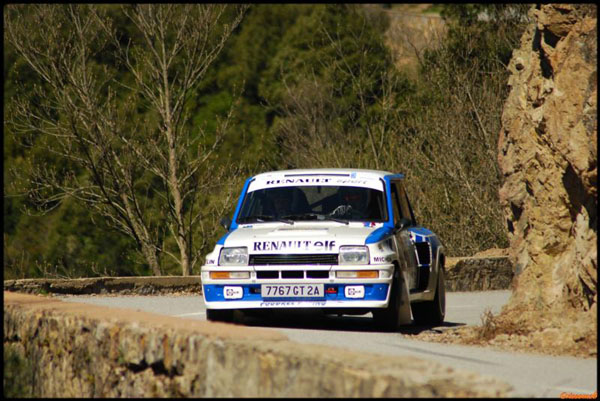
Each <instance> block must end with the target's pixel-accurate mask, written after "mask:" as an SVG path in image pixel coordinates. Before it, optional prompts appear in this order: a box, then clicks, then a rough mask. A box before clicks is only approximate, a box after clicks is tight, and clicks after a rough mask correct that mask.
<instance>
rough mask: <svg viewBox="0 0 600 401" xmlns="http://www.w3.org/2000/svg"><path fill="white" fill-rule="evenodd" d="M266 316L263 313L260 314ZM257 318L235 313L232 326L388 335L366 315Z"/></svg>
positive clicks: (408, 330)
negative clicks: (235, 324) (383, 333)
mask: <svg viewBox="0 0 600 401" xmlns="http://www.w3.org/2000/svg"><path fill="white" fill-rule="evenodd" d="M264 312H266V311H264ZM269 312H271V313H264V314H261V315H253V314H248V313H239V314H236V315H235V320H234V322H235V323H238V324H243V325H246V326H260V327H273V328H289V329H304V330H330V331H355V332H389V330H385V329H383V328H381V327H379V326H378V325H377V324H375V321H374V320H373V318H372V315H371V314H370V313H368V314H366V315H362V316H351V315H342V316H339V315H325V314H323V313H321V312H318V311H305V310H289V309H286V310H283V311H269ZM457 326H465V324H464V323H455V322H444V323H442V324H441V325H438V326H423V325H417V324H415V323H413V324H411V325H407V326H403V327H401V328H400V329H399V330H398V331H397V332H398V333H401V334H410V335H416V334H420V333H422V332H434V333H435V332H438V333H441V332H442V331H443V330H445V329H446V328H449V327H457Z"/></svg>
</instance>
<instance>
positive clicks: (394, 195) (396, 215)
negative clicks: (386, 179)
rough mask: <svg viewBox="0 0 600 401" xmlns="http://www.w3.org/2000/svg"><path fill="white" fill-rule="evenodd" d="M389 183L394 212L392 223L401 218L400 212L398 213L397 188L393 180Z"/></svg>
mask: <svg viewBox="0 0 600 401" xmlns="http://www.w3.org/2000/svg"><path fill="white" fill-rule="evenodd" d="M391 184H392V185H390V187H391V189H392V209H393V212H394V224H396V223H398V222H399V221H400V219H401V218H402V214H401V213H400V197H399V195H398V188H397V187H396V184H395V183H394V182H392V183H391Z"/></svg>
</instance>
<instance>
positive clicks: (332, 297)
mask: <svg viewBox="0 0 600 401" xmlns="http://www.w3.org/2000/svg"><path fill="white" fill-rule="evenodd" d="M403 178H404V177H403V175H402V174H393V173H389V172H386V171H375V170H352V169H306V170H285V171H274V172H268V173H263V174H259V175H256V176H254V177H251V178H249V179H248V180H246V182H245V184H244V189H243V190H242V194H241V196H240V198H239V201H238V204H237V207H236V209H235V213H234V215H233V220H229V219H224V220H223V225H224V226H225V228H226V230H228V232H227V233H226V234H225V235H224V236H223V237H222V238H221V239H219V241H218V242H217V244H216V246H215V248H214V250H213V251H212V252H211V253H210V254H208V255H207V257H206V263H205V265H204V266H202V269H201V277H202V286H203V296H204V301H205V303H206V307H207V318H208V319H209V320H218V321H228V320H231V318H232V316H233V312H234V311H235V310H246V311H248V312H251V311H253V310H257V309H265V308H266V309H281V308H309V309H321V310H323V311H324V312H325V313H332V314H366V313H369V312H372V314H373V317H374V319H375V321H376V322H377V323H378V324H380V325H381V326H382V327H384V328H387V329H392V330H393V329H396V328H398V327H399V326H400V325H405V324H409V323H411V313H412V319H414V320H415V322H417V323H418V324H427V325H438V324H440V323H441V322H442V321H443V320H444V315H445V285H444V247H443V246H442V244H441V243H440V240H439V239H438V237H437V236H436V235H435V234H434V233H433V232H432V231H430V230H428V229H426V228H423V227H419V226H418V225H417V222H416V220H415V217H414V214H413V211H412V208H411V206H410V203H409V200H408V197H407V195H406V191H405V188H404V183H403Z"/></svg>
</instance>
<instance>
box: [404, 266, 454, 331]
mask: <svg viewBox="0 0 600 401" xmlns="http://www.w3.org/2000/svg"><path fill="white" fill-rule="evenodd" d="M412 314H413V318H414V319H415V322H416V323H417V324H420V325H427V326H438V325H440V324H442V322H443V321H444V318H445V317H446V284H445V282H444V269H443V267H440V269H439V271H438V282H437V287H436V289H435V297H434V298H433V301H426V302H418V303H414V304H413V305H412Z"/></svg>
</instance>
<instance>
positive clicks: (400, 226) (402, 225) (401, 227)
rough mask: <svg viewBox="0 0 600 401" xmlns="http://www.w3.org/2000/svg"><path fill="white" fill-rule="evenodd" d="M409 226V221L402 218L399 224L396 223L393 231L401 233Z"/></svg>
mask: <svg viewBox="0 0 600 401" xmlns="http://www.w3.org/2000/svg"><path fill="white" fill-rule="evenodd" d="M409 225H410V220H409V219H407V218H406V217H403V218H401V219H400V221H399V222H397V223H396V225H395V226H394V229H395V230H396V231H402V230H404V229H405V228H406V227H408V226H409Z"/></svg>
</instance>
